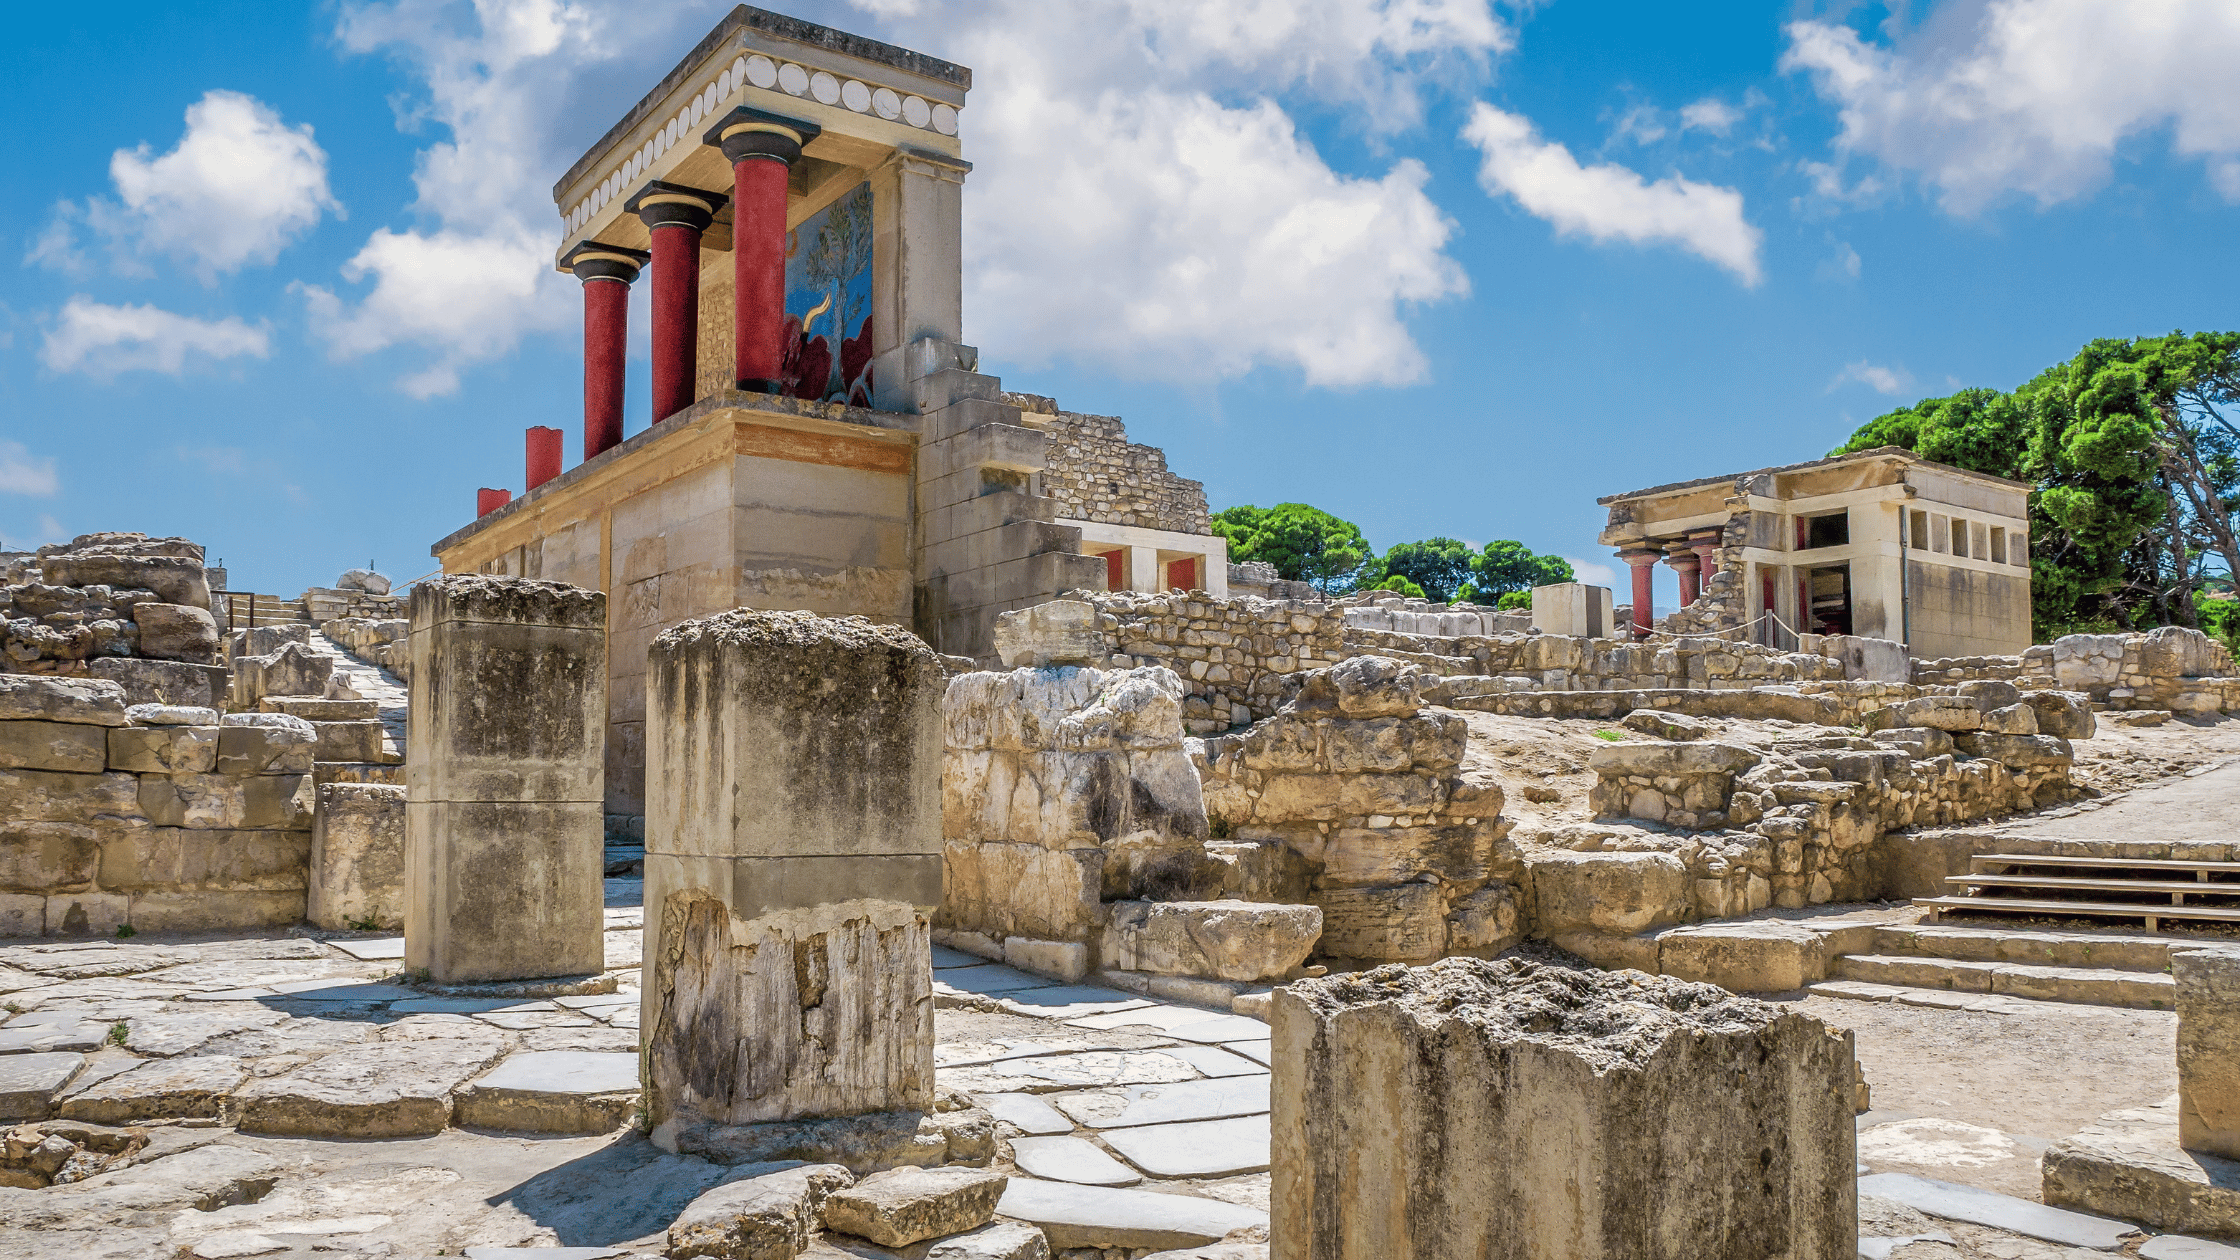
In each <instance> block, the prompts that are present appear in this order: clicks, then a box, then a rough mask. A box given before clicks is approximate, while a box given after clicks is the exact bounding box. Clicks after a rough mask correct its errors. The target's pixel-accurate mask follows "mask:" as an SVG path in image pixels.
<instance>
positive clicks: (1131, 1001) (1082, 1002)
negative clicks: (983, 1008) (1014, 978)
mask: <svg viewBox="0 0 2240 1260" xmlns="http://www.w3.org/2000/svg"><path fill="white" fill-rule="evenodd" d="M996 1003H997V1005H999V1006H1001V1007H1003V1009H1005V1010H1007V1011H1013V1012H1016V1013H1018V1014H1020V1015H1032V1016H1035V1017H1036V1018H1039V1019H1079V1018H1081V1017H1082V1016H1085V1015H1104V1014H1109V1013H1111V1012H1113V1011H1132V1010H1136V1009H1138V1008H1140V1007H1145V1006H1149V1005H1151V1002H1150V1000H1149V999H1147V998H1140V997H1137V996H1135V995H1134V994H1132V993H1122V992H1121V991H1120V990H1118V989H1107V988H1104V987H1103V986H1101V985H1086V984H1066V985H1058V986H1056V987H1054V988H1047V989H1022V990H1019V991H1016V992H1011V993H1005V994H1004V995H1003V996H1002V997H1000V998H997V999H996Z"/></svg>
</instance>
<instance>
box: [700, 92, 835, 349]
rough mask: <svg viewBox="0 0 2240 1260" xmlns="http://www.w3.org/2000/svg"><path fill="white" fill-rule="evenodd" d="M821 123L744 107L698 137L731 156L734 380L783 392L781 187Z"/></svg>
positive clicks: (783, 223) (783, 205)
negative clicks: (734, 319) (734, 320)
mask: <svg viewBox="0 0 2240 1260" xmlns="http://www.w3.org/2000/svg"><path fill="white" fill-rule="evenodd" d="M823 130H824V129H823V128H821V127H819V126H817V125H816V124H815V123H812V122H803V121H801V120H800V119H798V118H787V117H785V116H784V115H782V114H771V113H766V112H764V111H762V110H759V109H748V108H747V107H746V106H744V105H742V106H740V107H739V108H737V109H734V110H732V111H731V112H730V113H728V114H725V115H724V116H723V117H722V118H721V119H719V120H718V121H717V122H716V125H715V126H713V127H710V128H708V131H707V133H706V134H705V135H703V136H702V137H701V139H702V141H704V142H705V143H707V144H712V145H715V146H716V147H718V148H720V149H722V150H723V156H724V159H725V160H726V161H728V162H730V163H731V181H732V182H731V201H732V210H731V266H732V269H733V270H732V275H733V277H734V280H735V284H736V287H735V289H734V293H733V298H734V301H735V302H736V304H737V317H736V318H737V335H736V341H735V342H734V345H735V346H736V352H737V365H736V367H735V368H734V373H735V375H736V376H737V378H738V382H739V388H741V389H749V390H757V391H759V392H761V393H765V394H782V393H784V392H786V389H787V387H788V386H789V385H790V384H791V382H788V381H786V380H784V379H782V377H783V375H784V365H785V352H786V344H785V341H786V339H785V323H786V189H787V183H788V181H789V180H790V178H791V176H792V172H793V164H794V163H795V162H798V161H800V160H801V146H802V145H805V144H807V143H808V142H809V141H811V140H814V139H816V138H817V136H818V135H820V134H822V132H823Z"/></svg>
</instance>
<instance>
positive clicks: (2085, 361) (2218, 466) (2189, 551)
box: [1831, 332, 2240, 639]
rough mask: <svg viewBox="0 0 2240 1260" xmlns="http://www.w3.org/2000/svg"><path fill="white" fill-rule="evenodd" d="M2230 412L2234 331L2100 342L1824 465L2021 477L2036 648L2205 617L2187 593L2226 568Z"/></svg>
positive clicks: (2197, 591)
mask: <svg viewBox="0 0 2240 1260" xmlns="http://www.w3.org/2000/svg"><path fill="white" fill-rule="evenodd" d="M2236 405H2240V333H2193V334H2187V333H2182V332H2177V333H2172V334H2170V335H2169V336H2167V337H2139V338H2132V339H2122V340H2119V339H2103V340H2099V341H2094V342H2091V343H2090V344H2088V345H2086V346H2084V347H2083V348H2082V349H2081V350H2079V351H2078V352H2077V353H2076V355H2075V356H2074V357H2072V358H2070V359H2068V360H2067V361H2065V362H2062V363H2057V364H2055V365H2054V366H2052V367H2050V368H2047V369H2046V370H2045V371H2043V372H2041V373H2039V374H2038V375H2037V376H2035V377H2033V378H2032V379H2031V380H2029V381H2028V382H2026V383H2024V384H2023V385H2021V386H2020V387H2018V388H2016V389H2015V390H2013V391H2012V392H2002V391H1999V390H1994V389H1965V390H1962V391H1960V392H1959V393H1957V394H1953V395H1951V396H1949V397H1946V398H1925V399H1923V400H1921V401H1920V402H1917V403H1915V404H1913V405H1912V406H1911V407H1904V408H1900V409H1899V410H1897V411H1893V412H1890V413H1889V414H1887V415H1883V416H1878V417H1876V418H1875V419H1873V420H1871V421H1869V422H1867V423H1866V424H1865V425H1862V426H1861V427H1860V428H1859V430H1858V431H1857V432H1856V433H1854V434H1853V435H1852V437H1851V440H1850V441H1849V442H1846V443H1845V444H1844V445H1843V446H1841V447H1839V448H1838V449H1837V450H1835V451H1833V452H1831V454H1839V455H1840V454H1847V453H1850V452H1852V451H1859V450H1866V449H1868V448H1870V447H1875V446H1903V447H1906V448H1907V449H1909V450H1912V451H1913V452H1915V453H1916V454H1918V455H1920V456H1922V457H1923V458H1925V459H1933V460H1937V461H1938V462H1940V463H1948V464H1953V465H1956V466H1958V467H1961V468H1966V469H1970V470H1972V471H1975V472H1983V473H1990V474H1992V475H1994V476H2000V477H2009V478H2013V479H2015V480H2019V481H2028V482H2031V483H2032V484H2033V485H2034V487H2035V488H2034V490H2033V492H2032V494H2031V496H2030V516H2031V521H2030V534H2031V594H2032V602H2033V605H2034V607H2033V610H2032V611H2033V616H2034V620H2035V622H2036V632H2037V636H2038V637H2039V638H2041V639H2044V638H2050V637H2053V636H2056V635H2059V634H2063V633H2068V632H2070V631H2071V630H2077V629H2113V628H2119V627H2139V626H2146V625H2157V624H2164V623H2176V624H2181V625H2192V624H2196V623H2197V622H2198V621H2200V620H2201V619H2202V617H2203V615H2204V614H2205V613H2207V612H2209V611H2210V610H2209V609H2208V608H2207V607H2206V606H2203V605H2202V604H2201V601H2200V598H2199V597H2200V596H2201V595H2202V594H2203V593H2205V592H2207V591H2210V590H2215V589H2220V588H2221V589H2230V587H2231V585H2232V577H2233V574H2234V573H2235V571H2240V538H2236V536H2235V534H2236V523H2235V519H2234V508H2235V506H2236V502H2240V428H2235V427H2234V421H2233V419H2232V413H2233V409H2234V407H2235V406H2236ZM2216 611H2217V613H2219V614H2220V615H2219V618H2218V619H2219V620H2226V619H2227V618H2225V617H2224V616H2222V614H2223V613H2224V612H2225V611H2226V610H2223V609H2218V610H2216Z"/></svg>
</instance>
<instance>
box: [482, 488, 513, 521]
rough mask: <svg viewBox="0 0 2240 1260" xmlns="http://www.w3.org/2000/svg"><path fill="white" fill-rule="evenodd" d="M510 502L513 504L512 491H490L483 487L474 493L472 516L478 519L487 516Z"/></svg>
mask: <svg viewBox="0 0 2240 1260" xmlns="http://www.w3.org/2000/svg"><path fill="white" fill-rule="evenodd" d="M511 502H513V491H511V490H492V489H491V488H490V487H488V486H484V487H483V488H481V489H480V490H477V491H475V492H474V514H475V515H476V516H478V517H482V516H488V515H490V514H491V513H492V512H495V511H497V510H498V509H499V508H502V507H504V506H505V505H506V504H508V503H511Z"/></svg>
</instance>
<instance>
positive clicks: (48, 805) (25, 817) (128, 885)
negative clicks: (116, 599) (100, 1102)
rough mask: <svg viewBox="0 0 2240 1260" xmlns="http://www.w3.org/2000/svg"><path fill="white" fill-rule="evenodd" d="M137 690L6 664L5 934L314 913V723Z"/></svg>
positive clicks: (0, 859) (1, 743) (201, 926)
mask: <svg viewBox="0 0 2240 1260" xmlns="http://www.w3.org/2000/svg"><path fill="white" fill-rule="evenodd" d="M126 699H127V697H126V693H125V689H124V688H123V687H122V686H120V685H119V684H117V683H115V682H111V681H108V680H106V679H90V678H43V677H27V676H22V675H4V674H0V936H64V935H73V936H74V935H98V936H108V935H112V934H114V933H115V932H116V931H117V929H118V928H119V927H120V926H123V925H130V926H131V927H133V928H136V929H138V930H141V931H158V930H161V931H212V930H223V929H238V928H249V927H264V926H270V925H275V924H286V923H294V922H297V921H298V920H300V919H302V918H303V916H304V902H305V885H306V882H307V879H308V874H309V866H310V854H311V825H312V808H313V800H312V795H311V793H312V753H313V749H314V747H315V744H316V740H317V735H316V733H315V732H314V730H313V728H312V726H311V724H310V723H309V722H306V721H305V720H303V719H302V718H298V717H292V716H289V715H286V714H278V713H258V714H233V715H228V716H225V717H223V718H221V717H220V716H219V714H218V712H217V710H216V709H214V708H182V707H166V706H158V705H150V706H128V705H127V704H126Z"/></svg>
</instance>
